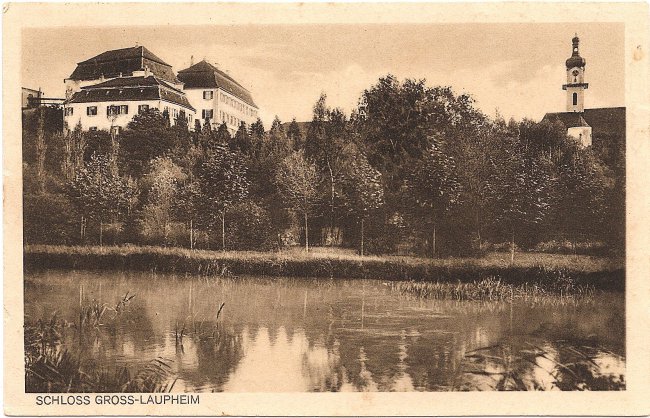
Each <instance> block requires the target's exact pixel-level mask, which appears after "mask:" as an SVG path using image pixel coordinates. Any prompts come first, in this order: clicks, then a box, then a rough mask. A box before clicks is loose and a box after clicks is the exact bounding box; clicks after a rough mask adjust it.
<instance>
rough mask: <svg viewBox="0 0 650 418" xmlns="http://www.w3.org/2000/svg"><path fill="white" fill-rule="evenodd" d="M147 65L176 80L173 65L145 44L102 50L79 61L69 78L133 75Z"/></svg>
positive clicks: (93, 78)
mask: <svg viewBox="0 0 650 418" xmlns="http://www.w3.org/2000/svg"><path fill="white" fill-rule="evenodd" d="M145 67H147V68H149V70H151V72H152V73H153V74H154V75H156V76H157V77H159V78H162V79H164V80H167V81H170V82H176V81H177V78H176V75H175V74H174V72H173V70H172V67H171V65H169V64H167V63H166V62H165V61H163V60H162V59H161V58H159V57H158V56H156V55H155V54H154V53H152V52H151V51H149V50H148V49H147V48H145V47H144V46H134V47H131V48H122V49H114V50H111V51H106V52H102V53H101V54H99V55H96V56H94V57H92V58H89V59H87V60H85V61H81V62H79V63H77V68H75V70H74V71H73V72H72V74H71V75H70V77H68V78H69V79H72V80H95V79H98V78H100V77H102V76H103V77H106V78H112V77H119V76H120V75H122V76H129V75H132V74H133V72H134V71H140V70H144V68H145Z"/></svg>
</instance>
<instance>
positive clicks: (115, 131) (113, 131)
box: [111, 126, 120, 136]
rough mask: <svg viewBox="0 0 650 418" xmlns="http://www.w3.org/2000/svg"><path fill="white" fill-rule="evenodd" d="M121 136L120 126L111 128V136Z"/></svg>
mask: <svg viewBox="0 0 650 418" xmlns="http://www.w3.org/2000/svg"><path fill="white" fill-rule="evenodd" d="M119 134H120V127H119V126H111V135H114V136H117V135H119Z"/></svg>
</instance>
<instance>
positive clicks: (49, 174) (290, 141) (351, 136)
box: [23, 75, 625, 257]
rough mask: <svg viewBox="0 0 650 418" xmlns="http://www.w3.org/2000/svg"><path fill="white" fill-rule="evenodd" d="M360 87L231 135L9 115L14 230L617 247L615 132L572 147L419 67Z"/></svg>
mask: <svg viewBox="0 0 650 418" xmlns="http://www.w3.org/2000/svg"><path fill="white" fill-rule="evenodd" d="M363 99H364V100H363V103H364V109H363V112H362V113H358V112H357V111H353V112H352V114H350V115H346V114H345V113H344V112H343V111H342V110H341V109H339V108H332V107H329V106H328V104H327V98H326V96H325V95H324V94H323V95H321V97H320V98H319V99H318V100H317V102H316V103H315V104H314V107H313V117H312V120H311V121H310V122H308V123H298V122H296V120H295V119H294V120H293V121H292V122H291V123H288V124H286V123H282V122H281V121H280V120H279V119H278V118H277V117H276V118H275V120H274V121H273V123H272V125H271V127H270V129H268V130H266V129H265V127H264V126H263V124H262V121H261V120H259V119H258V120H257V121H256V122H255V123H253V124H251V125H250V126H246V124H244V123H242V124H241V125H240V127H239V129H238V131H237V132H236V134H235V135H234V136H232V137H231V136H230V134H229V132H228V129H227V127H226V125H225V124H222V125H220V126H218V127H217V128H216V129H213V128H212V124H211V123H208V122H203V123H201V122H200V121H196V124H195V126H194V130H193V131H190V130H188V127H187V124H186V119H185V118H184V115H179V117H178V118H177V120H176V121H175V123H174V124H172V123H170V117H169V115H168V114H167V113H166V112H163V113H160V112H158V111H157V110H156V109H151V110H148V111H146V112H144V113H140V114H138V115H136V116H134V118H133V120H132V121H131V122H130V123H129V125H128V126H127V127H126V129H124V130H123V131H122V132H121V133H119V135H116V134H113V135H111V133H109V132H107V131H82V129H81V127H80V126H76V127H72V129H62V126H61V125H60V124H61V122H60V120H61V119H62V118H61V119H58V117H57V116H56V114H57V112H60V111H59V110H56V109H51V108H40V109H37V110H36V111H33V113H29V114H28V113H25V114H24V115H23V161H24V166H23V170H24V176H23V179H24V180H23V186H24V203H23V204H24V240H25V243H28V244H29V243H57V244H82V245H83V244H88V245H97V244H99V245H104V244H109V243H110V244H126V243H131V244H140V245H164V246H183V247H188V248H205V249H224V250H230V249H237V250H249V249H258V250H259V249H262V250H266V249H272V248H278V247H282V246H286V245H297V244H301V245H304V246H305V248H307V249H308V248H309V246H310V245H335V246H344V247H350V248H355V249H357V251H358V252H359V253H361V254H366V253H375V254H379V253H397V252H399V253H414V254H420V255H428V256H432V257H438V256H443V255H466V254H476V253H480V252H482V251H486V250H489V249H493V248H501V247H503V248H507V249H508V250H509V251H511V254H512V255H513V256H514V251H515V248H523V249H533V248H540V246H542V247H543V245H544V243H548V242H560V241H561V242H568V243H569V247H570V248H573V250H576V249H577V248H580V247H581V246H595V247H598V248H604V249H607V250H610V251H621V250H622V249H623V245H624V237H625V231H624V202H625V194H624V192H625V178H624V171H625V170H624V160H625V159H624V154H623V147H622V146H621V145H620V143H619V144H617V143H616V140H617V138H614V140H611V141H601V142H600V144H604V145H601V146H600V148H603V147H607V149H599V147H595V146H594V147H588V148H581V147H579V146H578V144H577V143H576V141H575V140H573V139H572V138H570V137H567V135H566V130H565V128H564V127H563V126H562V125H561V124H558V125H554V124H551V123H548V122H542V123H536V122H533V121H531V120H522V121H519V122H516V121H514V120H510V121H509V122H506V121H505V120H503V119H502V118H500V117H497V118H489V117H487V116H486V115H485V114H483V113H481V112H480V111H479V110H478V109H476V108H475V107H474V103H473V100H472V99H471V97H470V96H468V95H465V94H461V95H456V94H454V92H453V91H452V89H451V88H449V87H429V86H427V85H426V83H425V81H424V80H410V79H407V80H404V81H402V82H400V81H398V80H397V79H396V78H395V77H393V76H390V75H388V76H386V77H383V78H380V79H379V80H378V81H377V83H376V84H374V85H373V86H371V87H369V88H368V89H367V90H365V91H364V93H363ZM53 115H54V116H53ZM604 156H607V158H605V157H604ZM499 246H500V247H499Z"/></svg>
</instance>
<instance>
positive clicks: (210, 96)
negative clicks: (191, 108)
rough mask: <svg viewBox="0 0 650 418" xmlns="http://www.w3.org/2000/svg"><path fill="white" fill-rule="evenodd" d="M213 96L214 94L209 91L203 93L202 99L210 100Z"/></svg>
mask: <svg viewBox="0 0 650 418" xmlns="http://www.w3.org/2000/svg"><path fill="white" fill-rule="evenodd" d="M213 94H214V92H212V91H210V90H207V91H204V92H203V98H204V99H205V100H212V97H214V96H213Z"/></svg>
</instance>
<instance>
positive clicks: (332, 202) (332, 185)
mask: <svg viewBox="0 0 650 418" xmlns="http://www.w3.org/2000/svg"><path fill="white" fill-rule="evenodd" d="M327 168H328V170H329V172H330V233H329V235H330V237H329V239H330V246H333V245H334V172H333V171H332V166H331V165H330V162H329V160H328V161H327Z"/></svg>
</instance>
